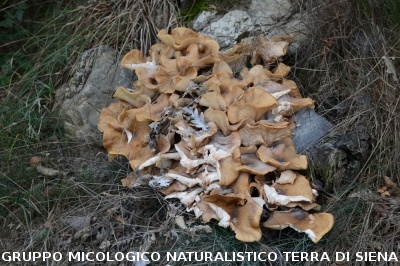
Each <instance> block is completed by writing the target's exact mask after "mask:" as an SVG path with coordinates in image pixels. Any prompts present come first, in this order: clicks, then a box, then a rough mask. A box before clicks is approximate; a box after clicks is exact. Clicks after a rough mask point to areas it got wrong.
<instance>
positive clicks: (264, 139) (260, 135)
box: [239, 121, 292, 163]
mask: <svg viewBox="0 0 400 266" xmlns="http://www.w3.org/2000/svg"><path fill="white" fill-rule="evenodd" d="M287 126H288V123H286V122H282V123H269V122H266V121H259V122H257V123H255V124H254V125H250V124H246V125H245V126H244V127H243V128H241V129H240V130H239V133H240V137H241V138H242V145H243V146H252V145H260V144H261V145H267V146H269V145H271V144H272V143H273V142H275V141H278V140H281V139H282V138H286V137H288V136H291V135H292V133H291V132H290V130H289V129H288V127H287ZM257 155H258V154H257ZM258 157H259V158H260V159H261V157H260V156H259V155H258ZM261 160H263V159H261ZM263 162H267V163H269V161H263Z"/></svg>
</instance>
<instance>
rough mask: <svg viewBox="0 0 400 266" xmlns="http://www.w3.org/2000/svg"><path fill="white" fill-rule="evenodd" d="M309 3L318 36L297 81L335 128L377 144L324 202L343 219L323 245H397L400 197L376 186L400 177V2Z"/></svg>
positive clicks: (300, 60)
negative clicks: (361, 134) (360, 134)
mask: <svg viewBox="0 0 400 266" xmlns="http://www.w3.org/2000/svg"><path fill="white" fill-rule="evenodd" d="M303 4H304V8H305V10H306V14H307V16H308V18H309V28H310V29H311V36H310V38H309V42H308V43H307V44H306V45H304V46H303V48H302V49H301V50H300V51H299V54H298V55H297V58H296V61H295V67H294V71H295V77H296V78H297V79H298V80H297V82H298V83H300V84H302V86H303V93H304V94H306V95H308V96H309V97H312V98H314V99H315V100H316V103H317V111H318V113H320V114H322V115H324V116H325V117H326V118H328V119H329V120H330V121H331V122H333V123H334V124H335V125H336V126H335V130H334V132H332V134H331V135H338V134H339V135H340V134H343V133H344V132H349V131H354V130H357V129H358V130H360V128H362V130H363V131H365V132H366V133H367V134H368V135H369V137H370V139H371V149H370V151H369V152H368V153H364V154H360V155H359V156H360V158H361V159H360V162H361V167H360V170H359V171H358V172H357V173H356V174H355V175H354V176H352V177H350V180H344V182H343V181H342V182H336V183H335V186H334V187H333V190H334V191H335V193H334V194H331V195H329V197H330V199H329V200H328V202H327V204H326V206H325V207H326V209H327V210H328V211H330V212H333V213H334V215H335V220H336V224H335V227H334V229H333V233H332V234H330V235H328V241H329V242H328V243H325V244H323V245H321V246H320V247H317V249H318V250H320V251H323V250H324V249H325V250H332V251H343V250H346V251H350V252H352V253H354V252H356V251H388V252H389V251H396V249H397V247H396V244H395V243H396V242H398V241H399V239H400V228H399V226H398V225H396V224H395V223H393V220H398V219H399V218H400V217H399V214H398V213H396V212H397V211H396V210H398V206H399V202H400V201H399V198H396V197H392V198H390V199H383V198H380V197H379V196H377V193H376V190H377V189H378V188H379V187H381V186H382V185H383V184H384V181H383V177H384V176H389V177H391V178H392V180H393V181H394V182H395V183H397V184H399V183H400V176H399V175H398V172H399V170H400V138H399V136H400V106H399V99H400V98H399V96H400V91H399V81H398V78H399V74H400V71H399V65H400V64H399V63H400V49H399V48H400V42H399V40H400V35H399V29H400V21H399V16H398V14H399V13H398V12H399V10H400V2H399V1H396V0H393V1H363V0H347V1H329V2H328V1H322V2H321V1H313V0H310V1H304V2H303ZM360 141H361V140H360ZM318 174H319V175H320V176H322V178H323V177H324V175H325V176H328V175H332V173H328V172H323V171H322V172H320V173H318ZM354 193H356V194H354ZM357 193H358V194H357ZM349 195H353V196H354V195H356V197H355V198H354V197H352V198H349ZM357 195H358V196H357ZM339 235H340V238H338V236H339Z"/></svg>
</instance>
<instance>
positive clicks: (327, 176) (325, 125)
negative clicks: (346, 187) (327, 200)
mask: <svg viewBox="0 0 400 266" xmlns="http://www.w3.org/2000/svg"><path fill="white" fill-rule="evenodd" d="M296 122H297V126H296V128H295V129H294V134H295V136H294V137H293V142H294V145H295V148H296V151H297V152H298V153H303V154H306V155H307V157H308V162H309V169H310V171H311V172H313V176H314V178H317V179H318V178H319V179H321V180H322V181H323V183H324V184H325V186H324V188H325V189H326V190H328V191H332V190H335V189H338V188H340V187H341V186H342V185H343V183H346V182H351V181H353V180H354V178H355V177H356V176H357V174H358V173H359V171H360V170H361V167H362V164H363V162H364V161H365V160H366V159H367V158H368V155H369V152H370V150H371V140H370V136H369V135H368V133H367V131H366V129H365V127H363V126H359V127H357V128H356V129H355V130H352V131H348V132H346V133H344V134H340V135H337V134H336V135H334V134H333V133H332V130H333V128H334V125H333V124H331V123H330V122H329V121H327V120H326V119H325V118H323V117H321V116H320V115H318V114H317V113H316V112H314V110H308V109H307V110H302V111H300V112H297V113H296Z"/></svg>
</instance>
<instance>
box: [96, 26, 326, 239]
mask: <svg viewBox="0 0 400 266" xmlns="http://www.w3.org/2000/svg"><path fill="white" fill-rule="evenodd" d="M158 37H159V39H160V40H161V42H162V43H161V44H156V45H153V46H152V47H151V48H150V54H149V55H148V56H144V55H143V54H142V53H141V52H140V51H139V50H133V51H130V52H129V53H127V54H126V55H125V57H124V58H123V59H122V67H125V68H129V69H131V70H134V71H135V72H136V75H137V78H138V80H137V81H136V82H134V83H133V85H132V88H123V87H119V88H118V89H117V90H116V92H115V94H114V97H115V98H116V99H118V102H116V103H113V104H111V105H110V106H109V107H107V108H105V109H103V110H102V112H101V116H100V121H99V125H98V127H99V130H101V131H102V132H103V143H104V147H105V148H106V149H107V151H108V153H109V157H110V158H113V157H115V156H117V155H123V156H125V157H127V158H128V159H129V163H130V165H131V167H132V169H133V170H134V171H136V172H137V174H138V175H140V176H142V177H143V178H142V180H143V179H144V180H145V181H146V183H147V184H148V185H149V186H151V187H153V188H155V189H157V190H159V191H160V192H161V193H163V194H164V195H165V199H178V200H179V201H180V202H181V203H182V204H184V205H185V206H186V207H187V210H188V211H193V212H194V213H195V215H196V217H198V218H199V219H202V220H203V221H204V222H209V221H210V220H211V219H216V220H218V221H219V225H221V226H224V227H230V228H231V229H232V230H233V231H235V233H236V238H237V239H239V240H241V241H246V242H251V241H259V240H260V239H261V237H262V231H261V227H260V223H261V217H262V216H263V215H262V214H263V213H264V212H269V216H270V218H269V220H268V221H266V222H264V223H263V225H264V227H267V228H271V229H281V228H285V227H288V226H289V227H292V228H294V229H295V230H298V231H301V232H306V233H307V235H308V236H309V237H310V238H311V239H312V241H314V242H317V241H319V240H320V239H321V238H322V236H323V235H324V234H326V233H327V232H328V231H329V230H330V228H331V227H332V224H333V216H332V215H330V214H324V213H320V214H309V213H308V212H307V211H310V210H318V209H319V207H320V206H319V205H318V204H316V202H315V200H316V197H317V192H316V191H315V190H314V189H312V187H311V185H310V182H309V180H308V179H307V178H306V177H304V176H302V175H300V174H298V173H296V172H295V171H294V170H303V169H306V168H307V158H306V157H305V156H304V155H299V154H296V151H295V149H294V146H293V142H292V140H291V136H292V131H291V129H292V127H291V125H292V123H289V118H290V116H291V115H292V114H293V113H294V112H296V111H298V110H300V109H302V108H312V107H313V103H314V102H313V101H312V100H311V99H309V98H302V97H301V94H300V93H299V91H298V89H297V86H296V84H295V83H294V82H293V81H291V80H287V79H286V76H287V74H288V73H289V71H290V67H288V66H286V65H285V64H283V63H279V62H278V60H279V59H280V57H282V56H283V55H284V54H285V53H286V46H287V45H288V43H287V42H285V41H277V42H275V41H271V40H266V39H265V38H258V39H257V40H256V45H258V46H257V47H256V48H255V50H254V52H253V53H252V60H251V62H252V63H253V66H252V67H251V68H250V69H248V68H245V67H244V68H243V69H242V70H241V71H240V70H239V71H240V76H241V78H240V79H239V78H236V76H234V73H233V71H232V69H231V65H233V64H234V63H237V62H238V60H240V58H239V57H238V56H237V52H238V51H239V52H240V51H242V50H243V49H241V48H239V47H244V45H246V46H249V45H250V41H249V40H246V41H245V42H244V43H243V45H242V46H240V45H238V46H236V47H235V48H234V49H233V50H231V51H228V52H227V53H226V54H222V53H220V52H219V45H218V43H217V42H216V41H214V40H212V39H210V38H208V37H206V36H204V35H201V34H197V33H196V32H194V31H192V30H190V29H187V28H176V29H173V30H172V31H171V34H169V33H168V32H167V31H166V30H161V31H160V32H159V34H158ZM245 50H246V49H245ZM243 51H244V50H243ZM259 63H262V64H263V65H261V64H259ZM274 66H275V67H274ZM133 176H134V175H130V177H128V178H125V179H123V181H122V182H123V185H124V186H127V187H132V186H134V185H136V181H135V180H134V179H133Z"/></svg>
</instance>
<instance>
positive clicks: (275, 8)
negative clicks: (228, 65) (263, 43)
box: [192, 0, 308, 52]
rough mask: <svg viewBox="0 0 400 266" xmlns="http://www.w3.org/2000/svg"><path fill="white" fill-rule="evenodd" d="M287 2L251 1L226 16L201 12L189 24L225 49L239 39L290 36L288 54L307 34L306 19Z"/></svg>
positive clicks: (272, 0) (211, 12)
mask: <svg viewBox="0 0 400 266" xmlns="http://www.w3.org/2000/svg"><path fill="white" fill-rule="evenodd" d="M295 10H296V9H295V8H294V7H293V6H292V4H291V2H290V1H288V0H252V1H250V4H249V5H243V6H242V7H240V6H239V7H238V8H237V9H234V10H231V11H229V12H227V13H226V14H224V15H222V14H219V13H218V12H217V11H203V12H201V13H200V14H199V15H198V16H197V18H196V19H195V21H194V22H193V23H192V27H193V29H195V30H196V31H199V32H201V33H204V34H206V35H208V36H210V37H211V38H213V39H216V40H217V41H218V42H219V44H220V46H221V48H228V47H229V46H231V45H232V44H235V43H237V42H238V41H240V40H241V39H242V38H243V37H247V36H251V35H256V33H257V32H258V33H263V34H264V35H266V36H267V37H268V38H271V37H273V36H276V35H290V36H292V38H293V40H294V42H293V43H292V45H291V46H290V47H289V52H290V51H294V50H295V49H297V48H298V47H299V44H298V42H300V41H301V40H303V39H304V36H305V33H306V32H307V31H308V30H307V27H306V24H305V20H306V16H305V15H304V14H300V13H298V12H296V11H295Z"/></svg>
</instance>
